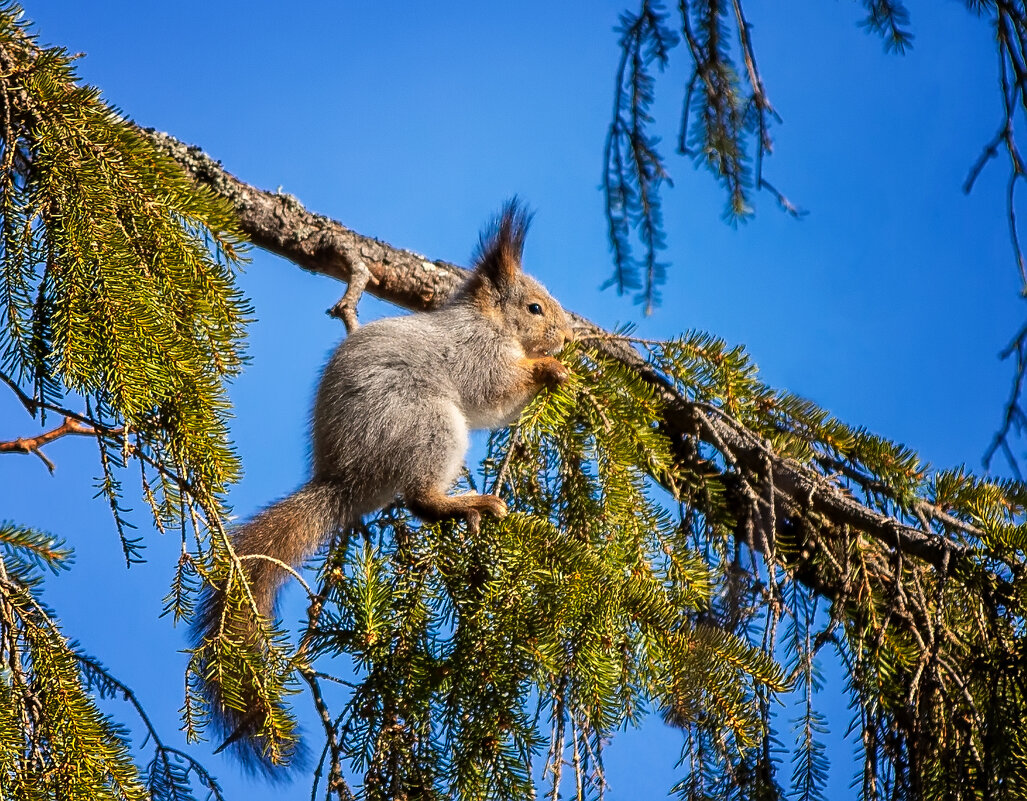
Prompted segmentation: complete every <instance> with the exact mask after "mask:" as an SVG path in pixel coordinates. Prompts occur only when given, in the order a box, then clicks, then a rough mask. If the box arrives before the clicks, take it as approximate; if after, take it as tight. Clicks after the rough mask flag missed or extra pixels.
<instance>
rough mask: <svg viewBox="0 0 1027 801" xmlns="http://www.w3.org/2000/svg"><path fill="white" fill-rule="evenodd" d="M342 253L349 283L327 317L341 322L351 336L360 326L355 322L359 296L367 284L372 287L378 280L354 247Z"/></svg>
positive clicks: (345, 249)
mask: <svg viewBox="0 0 1027 801" xmlns="http://www.w3.org/2000/svg"><path fill="white" fill-rule="evenodd" d="M343 253H344V254H345V255H346V261H347V262H348V263H349V271H350V275H349V282H348V284H347V286H346V292H345V294H344V295H343V296H342V297H341V298H340V299H339V301H338V302H337V303H336V304H335V305H334V306H332V308H330V309H329V310H328V316H329V317H335V318H336V319H339V320H342V322H343V323H344V324H345V326H346V332H347V333H349V334H352V333H353V332H354V331H356V330H357V328H358V327H359V326H360V323H359V322H358V321H357V304H358V303H359V302H360V296H361V295H363V294H364V289H365V288H366V287H367V285H368V284H371V286H374V285H375V284H376V283H378V279H377V278H375V277H374V275H373V274H372V273H371V271H370V270H369V269H367V265H366V264H364V260H363V259H361V258H360V252H359V251H358V250H357V249H356V248H355V247H347V248H344V249H343Z"/></svg>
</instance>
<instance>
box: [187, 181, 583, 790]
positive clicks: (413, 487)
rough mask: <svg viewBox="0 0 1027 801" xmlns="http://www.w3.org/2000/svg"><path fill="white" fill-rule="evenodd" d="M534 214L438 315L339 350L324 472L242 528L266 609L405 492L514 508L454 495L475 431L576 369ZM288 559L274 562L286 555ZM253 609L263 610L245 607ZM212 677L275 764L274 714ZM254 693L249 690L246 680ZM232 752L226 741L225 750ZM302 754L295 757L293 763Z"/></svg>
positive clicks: (485, 249)
mask: <svg viewBox="0 0 1027 801" xmlns="http://www.w3.org/2000/svg"><path fill="white" fill-rule="evenodd" d="M530 221H531V214H529V213H528V212H527V211H526V210H525V209H524V207H523V206H522V205H521V204H520V203H519V202H518V201H517V199H516V198H514V199H513V200H511V201H509V202H507V204H506V205H505V206H504V207H503V209H502V211H501V213H500V214H499V216H498V217H496V218H495V219H493V221H492V222H491V224H490V225H489V226H488V227H487V228H486V229H485V230H484V231H483V232H482V234H481V236H480V239H479V243H478V246H477V248H476V250H475V255H474V269H473V271H472V273H471V275H470V277H469V278H468V279H467V281H466V282H465V283H464V285H463V286H462V287H461V289H460V290H459V291H458V292H457V293H456V294H455V296H454V297H453V298H452V299H451V300H449V301H448V302H447V303H446V304H445V305H444V306H442V307H441V308H439V309H437V310H434V311H427V312H415V313H413V314H410V315H407V316H403V317H390V318H385V319H380V320H376V321H374V322H371V323H369V324H367V325H364V326H360V327H358V328H357V329H356V330H354V331H353V332H351V333H350V334H349V335H348V336H347V337H346V338H345V339H344V340H343V341H342V343H341V344H340V345H339V346H338V348H337V349H336V351H335V353H334V354H333V355H332V357H331V358H330V360H329V361H328V363H327V365H326V366H325V368H324V372H323V374H322V376H321V381H320V384H319V387H318V390H317V395H316V400H315V403H314V410H313V422H312V429H313V430H312V440H313V448H312V457H313V458H312V461H313V465H312V475H311V478H310V480H309V481H308V482H307V483H306V484H304V485H303V486H302V487H300V489H298V490H297V491H296V492H294V493H293V494H292V495H289V496H288V497H286V498H283V499H282V500H279V501H278V502H276V503H274V504H272V505H271V506H269V507H267V508H266V509H264V510H263V511H262V512H260V513H259V514H257V515H256V516H255V517H253V518H252V519H251V520H249V521H248V522H246V523H244V524H242V525H241V526H239V527H237V528H236V529H235V530H234V531H233V532H232V533H231V539H232V543H233V547H234V550H235V552H236V555H237V556H239V557H247V556H252V555H261V554H262V555H265V556H268V557H271V559H261V558H254V559H245V560H244V562H243V564H244V568H243V569H244V570H245V573H246V579H247V581H248V584H249V589H250V592H251V594H252V598H253V600H254V603H255V606H256V609H257V611H258V612H259V613H260V615H261V616H262V617H264V618H268V619H270V618H271V617H272V616H273V615H274V611H275V603H276V599H277V596H278V591H279V589H280V587H281V585H282V584H283V583H284V582H285V580H286V579H287V577H288V573H287V572H286V571H285V570H284V569H282V567H280V566H279V565H278V564H276V562H280V563H285V564H287V565H290V566H292V567H293V568H298V567H300V566H301V565H302V564H303V563H304V562H305V561H306V560H307V559H308V558H309V557H310V556H312V555H313V554H314V552H315V551H317V550H318V548H320V547H321V546H322V545H323V544H325V543H326V542H327V541H328V540H329V539H330V538H331V536H332V534H333V533H334V532H335V531H336V530H337V529H339V528H344V527H346V526H348V525H351V524H353V523H356V522H358V521H359V520H360V518H361V517H362V516H363V515H366V514H370V513H371V512H374V511H377V510H378V509H381V508H383V507H385V506H387V505H388V504H391V503H393V502H394V501H395V500H396V498H397V497H401V498H402V500H403V501H404V502H405V504H406V505H407V507H408V508H409V509H410V510H411V511H412V512H413V513H414V514H415V515H416V516H417V517H419V518H420V519H421V520H423V521H426V522H437V521H439V520H443V519H446V518H451V517H464V518H465V519H467V520H468V523H469V525H472V526H476V525H477V523H478V521H479V520H480V515H481V514H482V513H485V514H488V515H491V516H493V517H497V518H501V517H503V516H504V515H505V514H506V511H507V510H506V504H505V503H504V502H503V500H502V499H501V498H500V497H499V496H497V495H484V494H478V493H474V492H469V493H466V494H461V495H452V494H450V493H449V491H450V489H451V487H452V485H453V484H454V482H455V481H456V479H457V478H458V476H459V473H460V471H461V469H462V467H463V464H464V457H465V454H466V451H467V448H468V433H469V432H470V431H471V430H475V429H495V428H501V427H503V426H505V425H508V424H510V423H511V422H513V421H515V420H516V419H517V417H518V416H519V414H520V413H521V411H522V410H523V409H524V407H525V406H526V405H527V404H528V402H529V401H530V400H531V399H532V398H533V397H534V396H535V395H536V394H537V393H538V391H539V390H540V389H542V388H543V387H550V388H553V387H556V386H559V385H560V384H562V383H564V382H565V381H566V380H567V378H568V375H569V374H568V371H567V368H566V367H565V366H564V365H563V364H562V363H561V362H560V361H559V360H558V359H557V358H555V354H556V353H557V351H559V350H560V349H561V348H562V347H563V346H564V344H565V343H567V342H569V341H571V340H572V339H573V330H572V327H571V322H570V319H569V317H568V315H567V314H566V313H565V312H564V310H563V309H562V308H561V306H560V304H559V303H558V302H557V301H556V300H555V299H554V298H553V297H552V296H551V295H550V294H549V293H548V292H547V291H546V289H545V288H544V287H543V286H542V284H540V283H539V282H538V281H536V280H535V279H534V278H532V277H531V276H529V275H526V274H525V273H524V272H523V271H522V267H521V257H522V252H523V247H524V238H525V235H526V234H527V231H528V226H529V224H530ZM272 560H274V561H272ZM239 614H243V615H252V612H250V611H249V610H244V611H243V612H241V613H239V612H234V611H233V612H232V614H231V615H230V616H229V617H232V616H234V617H235V618H237V617H238V615H239ZM225 618H226V610H225V595H224V592H223V590H219V589H218V588H213V589H208V590H207V591H206V593H205V594H204V596H203V597H202V598H201V601H200V604H199V614H198V616H197V619H196V622H195V623H194V626H193V632H192V633H193V640H194V643H195V644H196V645H201V644H202V643H203V642H204V641H211V640H212V639H213V638H214V637H215V636H216V635H217V634H218V632H219V630H220V628H221V627H222V626H224V625H225ZM229 625H230V626H231V627H232V628H233V630H234V633H236V634H241V635H243V636H245V635H246V632H247V631H250V632H252V631H253V621H252V618H251V619H250V620H249V622H248V623H247V621H245V620H238V619H233V620H230V621H229ZM202 667H203V668H204V670H202V671H201V674H205V675H202V678H201V681H203V682H205V687H204V689H205V691H206V695H207V696H208V700H209V701H210V703H211V713H212V721H213V723H214V725H215V727H216V728H217V729H218V730H219V731H220V732H221V733H223V734H224V735H225V736H227V737H228V739H227V740H226V742H225V743H224V744H223V745H222V746H221V748H224V747H225V746H227V745H229V744H232V745H233V747H234V748H235V751H236V753H237V755H238V756H239V757H240V759H241V760H242V761H243V763H244V765H246V766H247V767H249V768H251V769H256V770H261V771H263V772H265V773H270V772H271V765H270V760H269V759H268V757H267V756H266V750H267V744H266V743H263V742H261V738H260V737H259V736H257V733H258V732H259V730H260V729H261V726H262V720H261V719H260V716H259V715H258V714H256V713H255V712H254V711H253V710H252V709H251V710H240V709H237V708H235V707H237V706H245V705H246V701H245V693H244V694H243V696H242V699H243V701H242V703H240V702H239V700H238V698H237V699H236V700H235V703H233V704H232V705H231V706H230V705H228V704H226V703H225V699H224V697H223V696H222V694H221V688H220V686H219V685H218V684H217V683H215V682H213V681H211V680H210V679H209V678H207V676H208V675H210V674H211V671H209V670H207V668H209V667H210V666H209V665H203V666H202ZM244 690H245V688H244ZM219 750H220V749H219ZM290 756H291V754H286V758H285V759H286V761H287V760H288V758H289V757H290Z"/></svg>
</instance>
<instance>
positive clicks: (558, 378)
mask: <svg viewBox="0 0 1027 801" xmlns="http://www.w3.org/2000/svg"><path fill="white" fill-rule="evenodd" d="M532 375H533V376H534V378H535V381H536V382H537V383H539V384H540V385H542V386H544V387H549V388H550V389H555V388H556V387H558V386H560V385H561V384H564V383H566V382H567V379H568V378H570V377H571V373H570V370H568V369H567V367H566V366H565V365H564V363H563V362H561V361H560V360H559V359H556V358H554V357H552V356H543V357H542V358H540V359H536V360H535V364H534V365H533V367H532Z"/></svg>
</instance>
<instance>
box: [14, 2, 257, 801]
mask: <svg viewBox="0 0 1027 801" xmlns="http://www.w3.org/2000/svg"><path fill="white" fill-rule="evenodd" d="M0 148H2V149H0V379H2V381H3V383H4V385H6V387H7V389H9V390H10V391H11V392H13V393H14V395H15V396H16V397H17V398H18V400H20V402H21V404H22V405H23V406H24V408H25V411H26V412H27V413H28V415H30V416H31V418H34V419H36V420H38V422H39V423H40V424H44V425H46V424H48V421H52V420H53V419H54V417H57V418H58V419H61V418H63V420H64V422H63V424H62V425H61V426H59V427H57V428H55V429H53V431H51V432H49V433H48V434H44V435H41V436H40V437H36V438H29V439H20V440H16V441H15V442H13V443H5V445H6V446H8V447H6V448H5V450H8V451H11V450H20V451H22V452H26V453H35V454H37V455H39V456H40V458H42V459H43V460H44V462H46V463H47V465H48V466H50V464H49V461H48V460H47V459H46V456H45V454H44V453H43V452H42V450H41V449H40V444H41V443H43V442H45V441H47V440H48V439H50V438H53V437H55V436H59V435H62V434H64V433H75V434H86V435H89V436H91V437H93V438H94V439H95V441H96V445H97V448H98V456H99V463H100V468H101V471H102V478H101V479H100V481H99V483H98V487H97V489H98V491H99V492H100V493H101V494H102V495H104V496H105V497H106V498H107V500H108V502H109V504H110V507H111V511H112V513H113V517H114V524H115V527H116V528H117V530H118V533H119V535H120V537H121V543H122V546H123V550H124V556H125V559H126V561H129V562H131V561H135V560H138V559H140V558H142V549H143V544H142V542H141V540H140V539H138V538H134V537H133V536H132V535H131V528H132V524H131V523H130V522H129V521H128V520H126V519H125V517H124V512H123V508H122V501H121V497H122V481H123V478H122V477H123V475H124V474H125V472H126V471H125V469H124V468H126V467H127V466H128V464H129V463H130V462H135V463H136V466H135V470H134V471H133V472H134V473H135V475H136V476H138V477H139V478H138V479H137V480H139V481H141V489H142V493H143V495H144V496H145V498H146V499H147V500H148V501H149V503H150V506H151V508H152V511H153V518H154V521H155V523H156V525H157V526H158V527H159V528H161V529H162V530H163V529H167V528H176V527H177V528H179V529H180V530H181V533H182V537H183V562H182V565H181V568H182V575H183V576H184V578H183V581H185V582H187V581H188V576H189V569H190V566H191V560H190V558H189V556H188V551H187V548H186V539H185V538H186V534H187V531H186V523H185V521H187V520H192V521H196V522H197V525H196V528H195V531H196V532H197V533H199V532H201V531H202V532H203V536H206V534H207V532H208V531H210V530H216V527H213V528H208V526H209V524H210V522H211V521H212V520H217V519H218V517H219V515H220V496H221V493H222V492H223V490H224V487H225V486H226V484H227V483H228V482H229V481H230V480H232V478H233V477H234V476H235V475H236V473H237V469H238V466H237V464H236V460H235V456H234V454H233V452H232V448H231V446H230V444H229V441H228V437H227V426H226V412H227V401H226V397H225V389H224V381H225V379H226V378H228V377H230V376H232V375H234V374H236V373H237V372H238V370H239V368H240V366H241V364H242V357H241V350H240V344H241V337H242V333H243V324H244V322H245V318H246V315H247V313H248V309H247V307H246V304H245V303H244V301H243V299H242V296H241V295H240V294H239V291H238V290H237V288H236V287H235V277H234V272H235V270H234V268H235V266H236V265H237V264H238V261H239V258H240V246H241V245H242V239H241V237H240V234H239V231H238V224H237V222H236V220H235V217H234V215H233V213H232V211H231V209H230V207H229V206H228V204H226V203H225V202H224V200H222V199H220V198H218V197H215V196H214V195H213V194H212V193H210V192H209V191H204V190H198V189H197V188H196V187H195V186H194V185H192V183H191V182H190V181H189V179H188V178H187V177H186V176H185V175H183V173H182V171H181V169H180V168H179V167H178V165H176V164H175V163H174V162H172V161H171V160H169V159H168V158H167V157H166V156H163V155H161V154H160V153H158V152H157V151H155V150H154V148H153V146H152V145H151V144H150V143H149V142H148V140H147V139H146V138H145V137H144V136H143V135H142V134H141V133H140V132H139V131H138V130H137V129H136V128H135V127H134V126H133V125H132V124H131V123H129V122H128V121H127V120H125V119H124V118H123V117H122V116H121V115H120V114H119V113H118V112H116V111H115V110H113V109H111V108H110V107H108V106H107V105H106V104H105V103H103V102H102V101H101V100H100V97H99V93H98V92H97V91H96V90H95V89H91V88H87V87H79V86H76V85H75V76H74V73H73V71H72V68H71V66H70V63H69V58H68V56H67V54H66V53H64V52H63V51H61V50H60V49H57V48H42V47H40V46H39V45H38V44H37V43H36V41H35V39H34V37H33V36H32V35H30V33H29V32H28V30H27V25H26V23H25V22H24V21H22V19H21V10H20V9H19V8H18V7H17V6H15V5H13V4H7V3H5V4H3V5H2V6H0ZM78 410H82V411H78ZM28 419H30V418H29V417H26V420H28ZM200 520H206V521H207V525H206V526H202V527H201V526H200V524H199V521H200ZM0 545H2V546H3V552H2V561H0V662H2V664H3V667H2V668H0V696H2V698H0V797H3V798H5V799H6V798H17V799H35V798H38V799H45V798H62V799H65V798H66V799H99V798H132V799H143V798H149V797H153V798H188V797H191V790H190V787H191V786H199V787H205V788H206V789H207V790H213V791H215V794H217V785H216V783H215V782H214V780H213V779H212V778H211V777H210V776H209V774H207V773H206V771H204V770H203V769H202V768H201V767H200V766H199V765H197V764H196V763H194V762H193V761H192V760H191V758H189V757H188V756H186V755H184V754H181V753H178V752H175V751H173V749H168V748H165V747H164V746H163V745H162V744H161V740H160V739H159V737H157V734H156V732H152V733H151V734H152V742H153V744H154V746H155V756H154V761H153V763H152V764H151V765H150V767H149V769H148V770H147V771H146V773H145V774H144V773H143V772H142V771H140V769H139V768H138V767H137V766H136V765H135V764H134V762H133V761H132V760H131V759H130V758H129V753H128V749H127V744H126V741H125V736H126V735H125V731H124V730H123V729H122V728H121V727H120V726H118V725H115V724H114V723H112V722H111V721H110V720H108V719H107V718H105V717H104V716H103V715H101V714H100V713H99V712H98V711H97V708H96V706H95V703H94V698H95V696H96V695H116V696H123V697H125V698H126V699H128V700H131V699H132V698H133V696H131V692H130V691H129V690H128V689H127V688H124V687H122V686H121V685H120V684H119V683H118V682H117V680H116V679H115V678H114V677H113V676H111V675H110V674H109V673H108V672H107V671H106V669H104V668H103V666H102V665H100V663H98V662H96V661H94V660H92V659H90V658H89V657H88V656H86V655H85V653H83V652H82V651H81V650H80V649H78V647H77V646H74V645H72V644H69V642H68V641H67V639H66V638H65V636H64V635H63V634H62V632H61V630H60V628H59V626H58V624H57V622H56V619H55V618H54V616H53V613H52V612H51V611H50V610H48V609H46V608H45V607H44V606H43V605H42V604H41V603H40V602H39V600H38V597H37V594H36V588H37V586H38V583H39V581H40V580H41V578H42V569H43V568H51V569H55V570H56V569H57V568H60V567H62V566H66V565H67V563H68V557H69V552H68V551H67V550H66V549H65V548H64V546H63V545H62V544H61V543H59V541H57V540H55V539H53V538H52V537H50V536H48V535H47V534H44V533H42V532H38V531H34V530H33V529H31V528H27V527H23V526H21V525H16V524H14V523H4V524H3V525H2V526H0ZM143 722H144V728H145V727H146V725H148V724H146V718H145V715H144V716H143Z"/></svg>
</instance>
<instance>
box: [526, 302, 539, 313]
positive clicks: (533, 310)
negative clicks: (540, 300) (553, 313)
mask: <svg viewBox="0 0 1027 801" xmlns="http://www.w3.org/2000/svg"><path fill="white" fill-rule="evenodd" d="M528 311H530V312H531V313H532V314H542V307H541V306H540V305H539V304H537V303H529V304H528Z"/></svg>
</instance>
